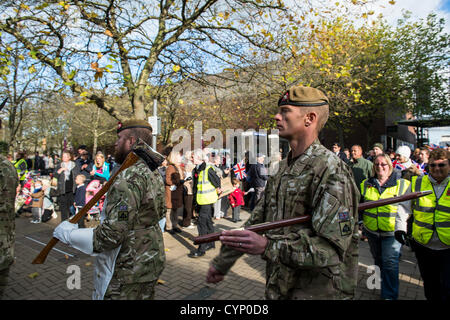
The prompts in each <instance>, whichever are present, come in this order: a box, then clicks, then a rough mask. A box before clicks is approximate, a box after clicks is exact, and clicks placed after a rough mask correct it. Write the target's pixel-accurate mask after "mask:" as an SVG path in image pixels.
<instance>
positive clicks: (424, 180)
mask: <svg viewBox="0 0 450 320" xmlns="http://www.w3.org/2000/svg"><path fill="white" fill-rule="evenodd" d="M411 180H412V181H411V183H412V185H411V189H412V191H413V192H416V191H426V190H430V191H432V192H433V193H432V194H429V195H426V196H424V197H420V198H418V199H415V200H414V201H413V206H412V209H413V214H414V221H413V230H412V236H413V238H414V240H416V241H417V242H419V243H422V244H427V243H428V242H429V241H430V239H431V236H432V235H433V232H434V230H436V232H437V235H438V237H439V240H441V242H442V243H444V244H446V245H450V189H449V188H450V181H449V183H447V186H446V187H445V190H444V192H443V193H442V195H441V197H440V198H439V199H437V198H436V194H435V193H434V190H433V186H432V184H431V181H430V179H429V178H428V176H420V177H417V176H414V177H412V179H411Z"/></svg>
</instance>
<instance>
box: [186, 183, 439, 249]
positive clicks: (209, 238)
mask: <svg viewBox="0 0 450 320" xmlns="http://www.w3.org/2000/svg"><path fill="white" fill-rule="evenodd" d="M431 193H432V191H418V192H411V193H408V194H405V195H403V196H399V197H392V198H388V199H382V200H377V201H369V202H364V203H361V204H360V205H359V206H358V211H364V210H367V209H372V208H376V207H382V206H386V205H388V204H392V203H397V202H403V201H408V200H412V199H417V198H419V197H423V196H426V195H428V194H431ZM310 220H311V216H310V215H305V216H301V217H295V218H290V219H284V220H277V221H273V222H264V223H260V224H255V225H253V226H248V227H246V228H244V229H245V230H250V231H253V232H263V231H267V230H271V229H277V228H282V227H287V226H291V225H294V224H299V223H306V222H309V221H310ZM221 234H222V232H216V233H210V234H206V235H204V236H199V237H195V238H194V244H201V243H208V242H214V241H218V240H219V237H220V235H221Z"/></svg>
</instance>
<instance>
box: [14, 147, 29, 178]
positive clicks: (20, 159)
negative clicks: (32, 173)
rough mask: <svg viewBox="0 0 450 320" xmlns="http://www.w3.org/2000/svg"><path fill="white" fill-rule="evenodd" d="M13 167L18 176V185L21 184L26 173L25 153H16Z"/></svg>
mask: <svg viewBox="0 0 450 320" xmlns="http://www.w3.org/2000/svg"><path fill="white" fill-rule="evenodd" d="M14 167H15V168H16V170H17V175H18V176H19V181H20V185H21V186H23V185H24V184H25V180H26V178H27V174H28V165H27V161H26V159H25V153H24V152H19V153H18V154H17V160H16V162H14Z"/></svg>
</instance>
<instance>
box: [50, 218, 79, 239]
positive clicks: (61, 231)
mask: <svg viewBox="0 0 450 320" xmlns="http://www.w3.org/2000/svg"><path fill="white" fill-rule="evenodd" d="M75 229H78V224H74V223H70V222H69V221H63V222H62V223H60V224H59V225H58V226H57V227H56V228H55V230H53V236H54V237H55V238H57V239H59V240H60V241H62V242H64V243H66V244H69V243H70V233H71V232H72V230H75Z"/></svg>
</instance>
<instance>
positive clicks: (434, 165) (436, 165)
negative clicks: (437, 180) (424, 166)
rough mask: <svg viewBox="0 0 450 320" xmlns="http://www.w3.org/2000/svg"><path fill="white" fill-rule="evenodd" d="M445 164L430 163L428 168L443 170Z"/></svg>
mask: <svg viewBox="0 0 450 320" xmlns="http://www.w3.org/2000/svg"><path fill="white" fill-rule="evenodd" d="M446 165H447V164H446V163H430V164H429V166H430V167H431V168H435V167H439V168H443V167H445V166H446Z"/></svg>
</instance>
